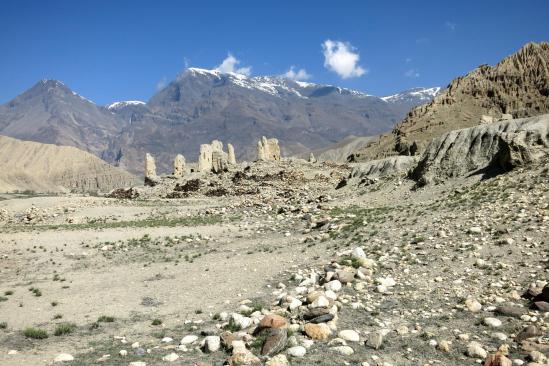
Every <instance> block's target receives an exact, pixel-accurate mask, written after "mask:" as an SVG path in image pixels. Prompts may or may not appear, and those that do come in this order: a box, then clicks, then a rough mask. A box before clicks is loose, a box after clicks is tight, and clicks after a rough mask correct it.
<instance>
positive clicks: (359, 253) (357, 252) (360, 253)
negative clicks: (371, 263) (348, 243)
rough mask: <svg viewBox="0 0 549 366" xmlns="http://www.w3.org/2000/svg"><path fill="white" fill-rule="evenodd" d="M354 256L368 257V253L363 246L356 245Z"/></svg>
mask: <svg viewBox="0 0 549 366" xmlns="http://www.w3.org/2000/svg"><path fill="white" fill-rule="evenodd" d="M352 257H353V258H359V259H360V258H366V253H364V250H362V248H361V247H356V248H355V249H353V253H352Z"/></svg>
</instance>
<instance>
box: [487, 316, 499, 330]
mask: <svg viewBox="0 0 549 366" xmlns="http://www.w3.org/2000/svg"><path fill="white" fill-rule="evenodd" d="M483 323H484V325H487V326H489V327H492V328H498V327H501V324H502V322H501V320H499V319H497V318H484V320H483Z"/></svg>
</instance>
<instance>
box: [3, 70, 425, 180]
mask: <svg viewBox="0 0 549 366" xmlns="http://www.w3.org/2000/svg"><path fill="white" fill-rule="evenodd" d="M404 95H408V97H405V96H404ZM428 98H429V91H428V89H421V90H420V89H417V90H412V91H409V92H406V93H399V97H396V96H390V97H387V98H379V97H375V96H372V95H368V94H366V93H363V92H360V91H356V90H351V89H346V88H341V87H338V86H333V85H322V84H315V83H308V82H300V81H294V80H291V79H287V78H284V77H281V76H257V77H248V76H244V75H240V74H235V73H222V72H219V71H216V70H205V69H199V68H191V69H188V70H186V71H185V72H184V73H182V74H181V75H179V76H178V77H177V78H176V79H175V80H174V81H172V82H171V83H170V84H169V85H167V86H166V87H165V88H164V89H162V90H160V91H159V92H158V93H156V94H155V95H154V96H153V97H152V98H151V99H150V100H149V101H148V102H143V101H136V100H130V101H119V102H114V103H112V104H109V105H107V106H105V107H103V106H98V105H96V104H94V103H93V102H91V101H89V100H87V99H86V98H84V97H82V96H80V95H78V94H77V93H75V92H73V91H72V90H70V89H69V88H68V87H67V86H66V85H64V84H63V83H61V82H59V81H56V80H44V81H40V82H38V83H37V84H36V85H35V86H34V87H32V88H31V89H29V90H28V91H26V92H25V93H23V94H21V95H20V96H18V97H16V98H15V99H13V100H12V101H10V102H8V103H6V104H4V105H0V134H4V135H8V136H12V137H16V138H20V139H25V140H33V141H38V142H46V143H54V144H58V145H71V146H76V147H79V148H81V149H83V150H86V151H89V152H92V153H94V154H96V155H97V156H99V157H101V158H103V159H104V160H106V161H108V162H111V163H115V164H118V165H120V166H122V167H124V168H127V169H128V170H130V171H131V172H133V173H138V174H141V170H142V165H143V164H142V161H143V156H144V154H145V152H150V153H152V154H153V155H155V156H156V157H157V165H158V167H159V170H160V171H168V170H169V169H170V167H171V165H172V159H173V157H174V156H175V155H176V154H178V153H182V154H184V155H185V156H186V158H187V160H188V161H194V160H195V159H196V157H197V154H198V151H199V148H200V144H203V143H206V142H210V141H211V140H213V139H220V140H222V141H224V142H225V143H227V142H230V143H232V144H233V145H234V146H235V148H236V153H237V156H238V158H240V159H251V158H254V156H255V149H256V147H255V146H256V145H255V144H256V142H257V140H258V139H259V138H261V136H271V137H276V138H278V139H279V140H280V142H281V146H282V149H283V153H284V154H285V155H292V154H296V153H301V152H305V151H309V150H311V149H318V148H322V147H325V146H327V145H330V144H333V143H335V142H337V141H339V140H341V139H343V138H345V137H347V136H350V135H355V136H371V135H376V134H379V133H382V132H385V131H388V130H390V129H391V128H393V126H394V125H395V124H396V123H397V122H399V121H400V120H401V119H402V118H403V117H404V116H405V115H406V113H407V112H408V110H409V109H410V107H411V106H412V105H416V104H419V103H423V102H426V101H428V100H427V99H428Z"/></svg>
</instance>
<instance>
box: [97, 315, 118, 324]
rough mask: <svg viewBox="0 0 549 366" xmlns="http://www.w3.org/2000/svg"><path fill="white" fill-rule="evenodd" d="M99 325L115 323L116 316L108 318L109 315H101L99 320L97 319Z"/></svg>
mask: <svg viewBox="0 0 549 366" xmlns="http://www.w3.org/2000/svg"><path fill="white" fill-rule="evenodd" d="M97 322H98V323H113V322H114V316H108V315H101V316H100V317H99V318H97Z"/></svg>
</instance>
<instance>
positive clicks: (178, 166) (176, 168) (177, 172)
mask: <svg viewBox="0 0 549 366" xmlns="http://www.w3.org/2000/svg"><path fill="white" fill-rule="evenodd" d="M173 175H174V176H175V177H178V178H181V177H182V176H183V175H185V157H184V156H183V155H181V154H177V155H176V156H175V159H174V161H173Z"/></svg>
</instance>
